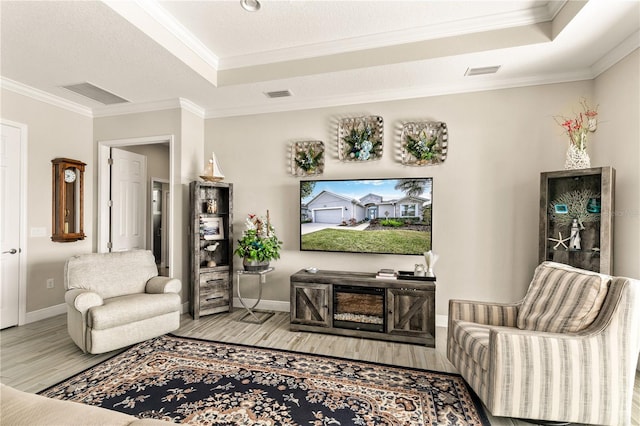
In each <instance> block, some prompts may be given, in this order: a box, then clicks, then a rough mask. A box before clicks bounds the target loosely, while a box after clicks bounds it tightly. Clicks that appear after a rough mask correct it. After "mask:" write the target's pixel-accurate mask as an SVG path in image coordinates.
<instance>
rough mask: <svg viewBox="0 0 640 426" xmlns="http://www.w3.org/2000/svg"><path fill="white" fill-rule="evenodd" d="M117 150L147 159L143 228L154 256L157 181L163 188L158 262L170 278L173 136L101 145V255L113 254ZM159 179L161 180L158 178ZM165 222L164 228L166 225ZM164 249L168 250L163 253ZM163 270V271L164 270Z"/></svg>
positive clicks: (146, 240)
mask: <svg viewBox="0 0 640 426" xmlns="http://www.w3.org/2000/svg"><path fill="white" fill-rule="evenodd" d="M114 147H117V148H118V149H121V150H126V151H130V152H135V153H138V154H141V155H144V156H146V157H147V176H146V177H145V180H144V181H145V184H146V185H148V190H147V191H146V192H147V194H148V195H147V197H146V200H147V201H146V204H147V205H146V209H145V210H146V214H145V215H144V219H143V220H144V222H143V223H142V224H141V226H143V227H144V229H145V230H146V232H145V234H146V238H145V244H144V247H143V248H145V249H148V250H152V251H153V252H154V255H155V254H156V250H154V236H155V234H154V232H153V229H154V220H155V219H154V190H153V182H154V181H160V182H161V184H162V185H163V189H162V199H161V201H160V202H159V204H161V205H162V214H161V215H160V221H161V222H160V227H159V229H160V237H161V241H159V242H156V244H155V245H159V246H160V250H159V251H158V252H157V253H159V257H158V256H156V263H157V264H158V266H159V273H161V274H163V275H167V276H170V275H171V274H172V271H171V265H172V259H173V255H174V253H173V250H172V248H171V241H172V239H173V230H172V229H171V226H170V224H171V217H172V216H173V206H172V203H171V202H170V198H169V193H170V190H169V189H170V188H171V187H173V181H174V179H173V136H157V137H146V138H131V139H118V140H108V141H100V142H98V208H97V210H98V237H97V243H98V252H101V253H105V252H109V251H111V248H110V246H111V244H110V243H111V241H112V232H113V223H112V222H113V219H112V216H113V215H112V212H111V208H110V200H111V196H112V192H111V185H110V182H111V180H112V179H111V173H112V167H110V164H109V158H110V151H111V148H114ZM157 176H159V177H157ZM163 223H164V226H163ZM163 247H164V250H163ZM161 268H162V269H161Z"/></svg>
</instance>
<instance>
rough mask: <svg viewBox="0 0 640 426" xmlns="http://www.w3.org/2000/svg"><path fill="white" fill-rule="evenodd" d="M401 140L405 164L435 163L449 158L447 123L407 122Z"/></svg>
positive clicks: (421, 164) (422, 164)
mask: <svg viewBox="0 0 640 426" xmlns="http://www.w3.org/2000/svg"><path fill="white" fill-rule="evenodd" d="M400 141H401V144H402V163H403V164H405V165H410V166H424V165H433V164H439V163H442V162H443V161H444V160H445V159H446V158H447V145H448V132H447V125H446V124H445V123H442V122H417V123H405V124H404V125H403V126H402V135H401V136H400Z"/></svg>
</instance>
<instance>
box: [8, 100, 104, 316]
mask: <svg viewBox="0 0 640 426" xmlns="http://www.w3.org/2000/svg"><path fill="white" fill-rule="evenodd" d="M1 94H2V118H4V119H6V120H11V121H15V122H18V123H21V124H26V125H27V126H28V140H27V168H28V170H27V173H28V175H27V185H28V186H27V212H26V215H25V217H26V220H27V247H26V250H25V251H26V256H23V261H25V262H26V267H27V283H26V289H27V300H26V311H27V313H29V312H33V311H38V310H41V309H45V308H48V307H51V306H55V305H59V304H61V303H64V285H63V271H64V263H65V261H66V259H67V258H69V257H71V256H73V255H75V254H79V253H88V252H91V249H92V246H93V241H94V220H93V218H94V216H93V214H92V202H91V200H92V199H93V195H94V193H95V192H94V183H93V179H92V176H93V175H94V174H95V172H96V170H95V160H94V156H93V146H92V144H91V140H92V127H93V120H92V119H91V118H90V117H85V116H82V115H79V114H76V113H73V112H69V111H67V110H64V109H61V108H57V107H54V106H51V105H49V104H46V103H44V102H40V101H36V100H34V99H32V98H29V97H26V96H23V95H19V94H16V93H14V92H11V91H8V90H2V92H1ZM56 157H67V158H72V159H75V160H80V161H82V162H85V163H87V167H86V169H85V186H84V197H85V205H84V208H85V215H84V231H85V234H86V235H87V237H86V238H85V239H84V240H82V241H76V242H71V243H54V242H52V241H51V212H52V209H51V203H52V200H51V195H52V186H51V185H52V184H51V160H52V159H54V158H56ZM33 228H46V236H45V237H31V236H30V235H31V230H32V229H33ZM25 257H26V258H25ZM48 278H53V279H54V288H52V289H47V287H46V280H47V279H48Z"/></svg>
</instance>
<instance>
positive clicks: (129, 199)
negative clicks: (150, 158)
mask: <svg viewBox="0 0 640 426" xmlns="http://www.w3.org/2000/svg"><path fill="white" fill-rule="evenodd" d="M111 159H112V161H113V163H112V165H111V202H112V204H111V251H124V250H131V249H144V248H146V241H147V240H146V229H147V226H146V223H147V222H146V220H147V219H146V218H147V208H146V207H147V201H146V200H147V157H145V156H144V155H140V154H136V153H133V152H128V151H124V150H122V149H118V148H111Z"/></svg>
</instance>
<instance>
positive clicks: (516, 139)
mask: <svg viewBox="0 0 640 426" xmlns="http://www.w3.org/2000/svg"><path fill="white" fill-rule="evenodd" d="M610 73H611V77H606V76H603V77H602V78H601V80H603V81H602V83H599V84H601V85H604V84H605V83H604V80H605V79H606V80H612V81H611V83H610V84H611V85H613V86H615V87H618V86H624V85H626V83H623V82H619V81H618V80H617V74H618V73H622V74H623V75H624V77H626V78H631V79H632V80H633V79H635V80H636V84H637V78H638V76H637V71H636V74H635V76H630V75H628V74H629V73H631V71H630V70H626V71H619V70H618V69H617V67H616V69H612V70H611V71H610ZM593 88H594V81H583V82H574V83H566V84H554V85H545V86H535V87H526V88H517V89H508V90H496V91H487V92H479V93H469V94H460V95H449V96H439V97H432V98H424V99H414V100H404V101H395V102H383V103H375V104H366V105H358V106H347V107H334V108H322V109H315V110H308V111H296V112H284V113H274V114H263V115H253V116H245V117H233V118H220V119H210V120H207V122H206V129H205V135H206V141H205V152H209V151H211V150H214V151H215V152H216V154H217V155H218V157H219V160H220V162H221V165H222V167H223V169H224V170H225V174H226V177H227V179H226V180H227V181H229V182H233V183H234V195H235V197H234V225H235V230H236V234H237V235H236V237H237V236H239V235H240V232H241V231H242V230H243V229H244V226H243V220H244V217H245V215H246V214H247V213H262V214H264V211H265V210H266V209H269V210H270V212H271V218H272V221H273V223H274V225H275V227H276V229H277V231H278V234H279V236H280V238H281V239H282V240H283V241H284V250H283V253H282V258H281V259H280V260H279V261H276V262H274V264H273V266H275V267H276V270H275V272H273V273H272V274H270V275H269V278H268V285H267V286H265V288H264V295H263V297H264V298H265V299H272V300H281V301H287V300H288V298H289V281H288V277H289V275H290V274H292V273H293V272H295V271H297V270H299V269H300V268H303V267H307V266H315V267H318V268H322V269H337V270H355V271H369V272H374V271H376V270H378V269H379V268H394V269H396V270H411V269H412V268H413V265H414V264H415V263H423V262H424V261H423V259H422V258H421V257H419V256H390V255H365V254H336V253H314V252H300V251H299V247H298V245H299V242H298V240H299V219H298V205H297V203H298V181H299V180H300V179H299V178H296V177H292V176H290V175H288V174H287V162H288V160H287V156H286V153H287V146H288V144H290V143H291V142H293V141H295V140H302V139H320V140H322V141H324V143H325V146H326V149H327V153H328V158H327V160H326V164H325V171H324V174H323V175H322V176H320V178H325V179H335V178H372V177H418V176H433V178H434V195H433V199H434V202H433V206H434V207H433V208H434V213H433V215H434V217H433V250H434V251H435V252H436V253H438V254H439V255H440V260H439V261H438V263H437V265H436V268H435V271H436V275H437V277H438V292H437V301H436V311H437V313H438V314H440V315H445V314H446V313H447V304H448V300H449V299H451V298H470V299H479V300H495V301H504V302H508V301H515V300H518V299H520V298H521V297H522V296H523V294H524V292H525V290H526V288H527V286H528V283H529V281H530V279H531V276H532V272H533V269H534V267H535V266H536V265H537V263H538V258H537V256H538V255H537V247H538V208H539V176H540V173H541V172H543V171H551V170H561V169H562V168H563V166H564V155H565V151H566V148H567V142H568V141H567V138H566V136H564V135H563V132H562V129H561V128H560V127H559V126H558V125H557V124H556V123H555V121H554V119H553V116H554V115H557V114H560V113H563V112H567V111H568V112H571V111H572V110H579V109H578V108H579V104H578V102H579V101H580V99H581V98H582V97H585V98H587V99H592V98H593V94H594V93H593ZM619 96H624V95H622V94H620V95H619ZM611 97H612V99H617V98H616V97H615V95H611ZM604 101H606V100H603V102H601V101H600V99H597V100H596V102H601V103H603V105H601V110H600V111H601V119H602V120H603V121H606V122H608V124H603V126H602V128H603V129H604V128H606V126H609V127H611V128H613V127H620V128H621V129H625V128H627V127H628V123H627V122H626V121H623V120H622V118H623V117H620V116H619V114H617V113H613V111H609V110H608V108H606V105H605V104H604V103H605V102H604ZM629 102H635V104H636V105H637V103H638V100H637V98H636V99H635V100H631V101H629ZM632 111H633V108H632ZM636 111H637V107H636ZM363 114H375V115H381V116H382V117H383V118H384V120H385V121H384V127H385V139H384V143H385V147H384V149H385V152H384V155H383V158H382V160H380V161H377V162H369V163H362V164H360V163H358V164H355V163H341V162H339V161H338V160H337V158H336V157H337V154H336V136H335V122H336V119H337V118H338V117H341V116H345V115H363ZM625 115H626V114H625ZM415 119H425V120H438V121H445V122H446V123H447V125H448V128H449V138H450V139H449V140H450V150H449V158H448V159H447V160H446V162H445V163H444V164H443V165H440V166H431V167H422V168H420V167H416V168H414V167H404V166H402V165H401V164H400V163H398V161H397V157H398V125H399V123H400V122H401V121H403V120H407V121H408V120H415ZM636 122H637V115H636ZM603 133H604V131H603ZM601 136H602V135H601ZM637 141H638V136H637V130H635V135H634V133H633V132H631V135H629V137H624V138H619V139H618V140H617V141H616V147H617V149H616V151H618V152H619V154H617V155H616V156H613V157H611V158H606V159H605V158H602V157H599V152H598V151H596V152H594V154H593V157H594V165H601V164H604V163H609V164H610V165H612V166H613V167H615V168H616V169H618V173H619V176H623V177H624V176H625V175H626V176H629V175H632V174H635V175H636V176H637V170H638V167H639V164H638V158H637V155H635V157H633V158H623V157H624V154H622V152H625V151H626V150H634V149H635V150H636V152H637V147H635V146H634V144H637ZM596 143H597V142H596ZM622 185H623V186H622V188H621V191H622V194H623V195H620V194H619V195H618V196H622V197H624V196H625V195H626V194H628V193H629V192H631V191H636V193H637V191H638V187H639V185H638V182H637V178H636V180H635V182H627V183H626V184H625V183H624V180H623V183H622ZM625 186H626V188H625ZM636 205H637V203H636ZM633 220H635V221H636V223H637V218H636V219H633V218H629V219H627V220H626V222H629V223H625V222H624V221H619V222H620V223H617V225H616V226H617V229H616V237H618V236H620V235H622V234H625V235H626V233H629V232H635V235H637V228H634V227H633V226H634V225H632V224H630V222H632V221H633ZM236 239H237V238H236ZM621 239H622V240H623V241H625V240H627V241H626V242H625V244H627V243H629V247H628V248H627V247H620V243H617V248H618V249H617V252H616V258H617V260H616V265H618V266H620V268H621V269H622V270H625V271H628V273H630V274H631V275H635V276H636V277H638V276H640V274H639V273H638V270H637V266H636V267H625V268H624V269H623V268H622V265H631V264H633V263H634V262H636V265H637V259H638V258H639V255H640V253H639V250H638V246H637V244H632V243H630V242H629V241H628V240H629V238H624V237H621ZM236 261H239V259H237V258H236ZM247 287H250V286H247ZM248 296H251V293H248ZM254 296H255V294H254Z"/></svg>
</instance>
